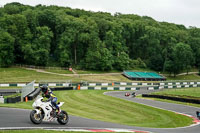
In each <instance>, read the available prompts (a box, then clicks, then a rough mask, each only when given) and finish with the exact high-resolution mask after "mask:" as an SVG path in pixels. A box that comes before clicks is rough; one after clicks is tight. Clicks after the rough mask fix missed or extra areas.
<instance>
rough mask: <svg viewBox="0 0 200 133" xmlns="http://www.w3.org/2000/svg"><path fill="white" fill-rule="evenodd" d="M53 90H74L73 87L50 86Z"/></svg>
mask: <svg viewBox="0 0 200 133" xmlns="http://www.w3.org/2000/svg"><path fill="white" fill-rule="evenodd" d="M50 89H51V90H52V91H63V90H73V89H74V88H73V87H56V88H50Z"/></svg>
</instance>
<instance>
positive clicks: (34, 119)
mask: <svg viewBox="0 0 200 133" xmlns="http://www.w3.org/2000/svg"><path fill="white" fill-rule="evenodd" d="M30 119H31V121H32V122H33V123H34V124H40V123H41V122H42V115H41V114H37V112H36V111H35V110H32V111H31V113H30Z"/></svg>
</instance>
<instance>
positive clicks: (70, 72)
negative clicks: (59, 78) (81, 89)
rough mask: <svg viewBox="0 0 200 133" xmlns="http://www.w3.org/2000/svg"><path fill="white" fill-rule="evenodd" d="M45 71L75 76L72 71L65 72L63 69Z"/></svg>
mask: <svg viewBox="0 0 200 133" xmlns="http://www.w3.org/2000/svg"><path fill="white" fill-rule="evenodd" d="M44 71H47V72H53V73H58V74H73V72H72V71H69V70H63V69H62V70H61V69H45V70H44Z"/></svg>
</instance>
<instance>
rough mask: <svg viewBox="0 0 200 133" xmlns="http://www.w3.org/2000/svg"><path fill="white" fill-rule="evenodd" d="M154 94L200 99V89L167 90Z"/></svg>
mask: <svg viewBox="0 0 200 133" xmlns="http://www.w3.org/2000/svg"><path fill="white" fill-rule="evenodd" d="M152 94H159V95H172V96H187V97H196V98H200V88H182V89H165V90H164V91H159V92H154V93H152Z"/></svg>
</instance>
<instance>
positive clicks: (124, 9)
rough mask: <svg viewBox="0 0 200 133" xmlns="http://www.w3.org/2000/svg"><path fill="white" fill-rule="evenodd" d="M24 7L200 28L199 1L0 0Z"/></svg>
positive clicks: (2, 2)
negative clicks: (141, 18) (147, 18)
mask: <svg viewBox="0 0 200 133" xmlns="http://www.w3.org/2000/svg"><path fill="white" fill-rule="evenodd" d="M10 2H20V3H23V4H26V5H32V6H35V5H38V4H42V5H58V6H64V7H71V8H79V9H85V10H91V11H103V12H110V13H112V14H114V13H116V12H120V13H122V14H137V15H140V16H150V17H152V18H153V19H155V20H157V21H166V22H170V23H176V24H183V25H185V26H186V27H189V26H195V27H198V28H200V0H0V5H1V6H3V5H5V4H6V3H10Z"/></svg>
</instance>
